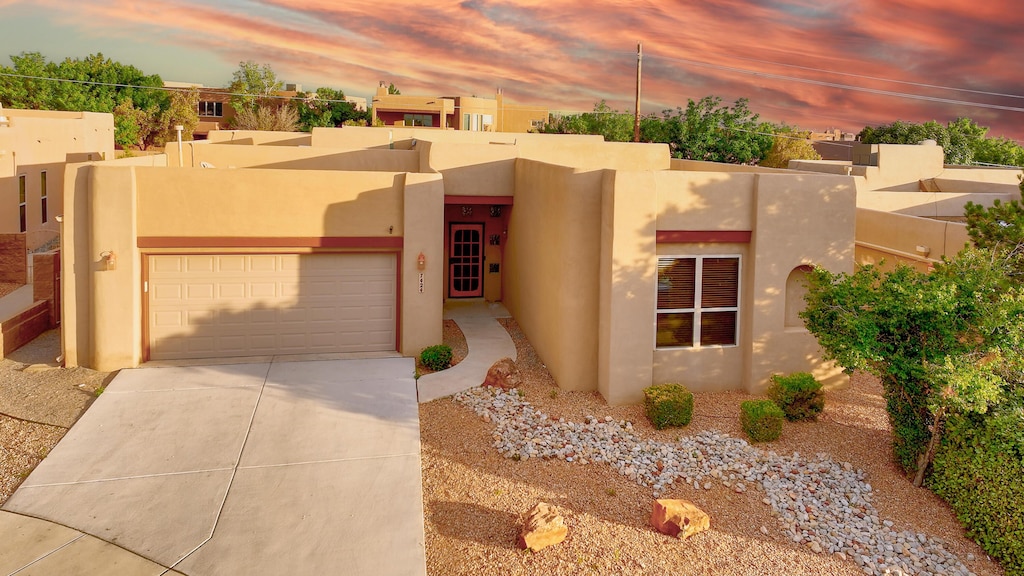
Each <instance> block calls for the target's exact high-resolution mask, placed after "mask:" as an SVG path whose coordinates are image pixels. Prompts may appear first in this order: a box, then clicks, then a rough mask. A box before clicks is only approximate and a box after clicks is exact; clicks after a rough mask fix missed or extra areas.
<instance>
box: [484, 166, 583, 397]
mask: <svg viewBox="0 0 1024 576" xmlns="http://www.w3.org/2000/svg"><path fill="white" fill-rule="evenodd" d="M602 179H603V175H602V173H601V172H600V171H580V170H576V169H573V168H567V167H563V166H554V165H551V164H544V163H541V162H535V161H529V160H519V161H518V162H517V163H516V194H515V196H516V200H515V205H514V206H513V207H512V212H511V215H510V218H509V232H508V245H507V246H506V248H505V274H504V278H505V280H504V282H505V289H504V291H503V297H504V303H505V306H506V307H508V309H509V311H510V312H512V314H513V316H515V318H516V320H517V321H518V322H519V325H520V326H521V327H522V329H523V332H524V333H525V334H526V336H527V338H529V340H530V342H531V343H533V344H534V347H535V348H536V349H537V351H538V353H539V354H540V356H541V358H542V359H543V361H544V362H545V363H546V364H547V366H548V369H549V370H551V374H552V375H553V376H554V377H555V380H556V381H557V382H558V385H559V387H561V388H563V389H566V390H595V389H596V388H597V334H598V267H599V259H598V256H599V252H600V219H601V186H602Z"/></svg>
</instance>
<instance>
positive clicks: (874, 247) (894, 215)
mask: <svg viewBox="0 0 1024 576" xmlns="http://www.w3.org/2000/svg"><path fill="white" fill-rule="evenodd" d="M851 153H852V154H851V155H852V161H846V162H842V161H825V160H818V161H815V160H793V161H791V162H790V164H789V167H790V168H791V169H795V170H804V171H809V172H821V173H832V174H849V175H851V176H853V179H854V182H855V183H856V186H857V262H858V263H861V264H879V263H883V262H884V267H885V268H892V267H893V266H895V265H896V264H899V263H903V264H910V265H912V266H916V267H918V268H919V269H922V270H926V269H928V268H929V267H931V266H932V265H934V264H935V263H937V262H939V261H941V259H942V257H943V256H949V257H951V256H953V255H955V254H956V253H957V252H959V251H960V250H961V249H962V248H963V247H964V245H965V244H966V243H967V242H968V236H967V227H966V226H965V225H964V224H963V215H964V206H965V205H966V204H967V202H974V203H975V204H981V205H983V206H991V205H992V203H993V202H994V201H995V200H1000V201H1002V202H1006V201H1009V200H1014V199H1017V200H1019V199H1020V188H1019V187H1018V184H1019V182H1020V181H1019V177H1020V176H1021V173H1022V172H1021V169H1020V168H993V167H981V166H948V165H945V164H943V158H944V156H943V150H942V148H941V147H939V146H936V145H935V144H934V142H930V143H925V144H922V145H904V144H860V143H856V144H854V145H853V147H852V148H851Z"/></svg>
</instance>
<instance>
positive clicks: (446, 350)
mask: <svg viewBox="0 0 1024 576" xmlns="http://www.w3.org/2000/svg"><path fill="white" fill-rule="evenodd" d="M420 364H423V365H424V366H426V367H427V368H429V369H431V370H434V371H435V372H436V371H438V370H444V369H445V368H448V367H450V366H451V365H452V347H451V346H449V345H447V344H437V345H434V346H428V347H426V348H424V349H423V351H422V352H420Z"/></svg>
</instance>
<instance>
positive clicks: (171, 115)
mask: <svg viewBox="0 0 1024 576" xmlns="http://www.w3.org/2000/svg"><path fill="white" fill-rule="evenodd" d="M175 126H181V127H182V131H181V138H182V139H183V140H191V139H192V133H193V132H194V131H195V129H196V127H197V126H199V89H198V88H191V89H189V90H176V91H174V92H172V93H171V104H170V106H168V107H167V109H166V110H164V111H163V113H161V115H160V121H159V123H158V127H157V129H156V130H155V131H154V134H153V142H152V144H153V145H154V146H165V145H166V144H167V143H168V142H172V141H175V140H177V139H178V131H177V130H175V129H174V127H175Z"/></svg>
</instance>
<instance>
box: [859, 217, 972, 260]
mask: <svg viewBox="0 0 1024 576" xmlns="http://www.w3.org/2000/svg"><path fill="white" fill-rule="evenodd" d="M856 222H857V252H856V261H857V263H858V264H875V265H878V266H880V267H881V268H882V269H883V270H892V269H893V268H895V267H896V265H897V264H908V265H910V266H913V267H914V268H917V269H918V270H921V271H926V270H927V269H928V267H929V266H930V265H932V264H934V263H936V262H939V261H940V260H942V258H943V257H944V256H945V257H950V258H951V257H953V256H955V255H956V254H957V253H958V252H960V250H962V249H963V248H964V246H966V245H967V244H968V242H970V237H969V236H968V235H967V226H966V225H964V224H960V223H958V222H945V221H942V220H931V219H928V218H918V217H916V216H907V215H903V214H892V213H889V212H880V211H877V210H868V209H865V208H857V216H856ZM918 247H921V248H924V249H926V250H924V251H919V250H918ZM925 252H927V253H925Z"/></svg>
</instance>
